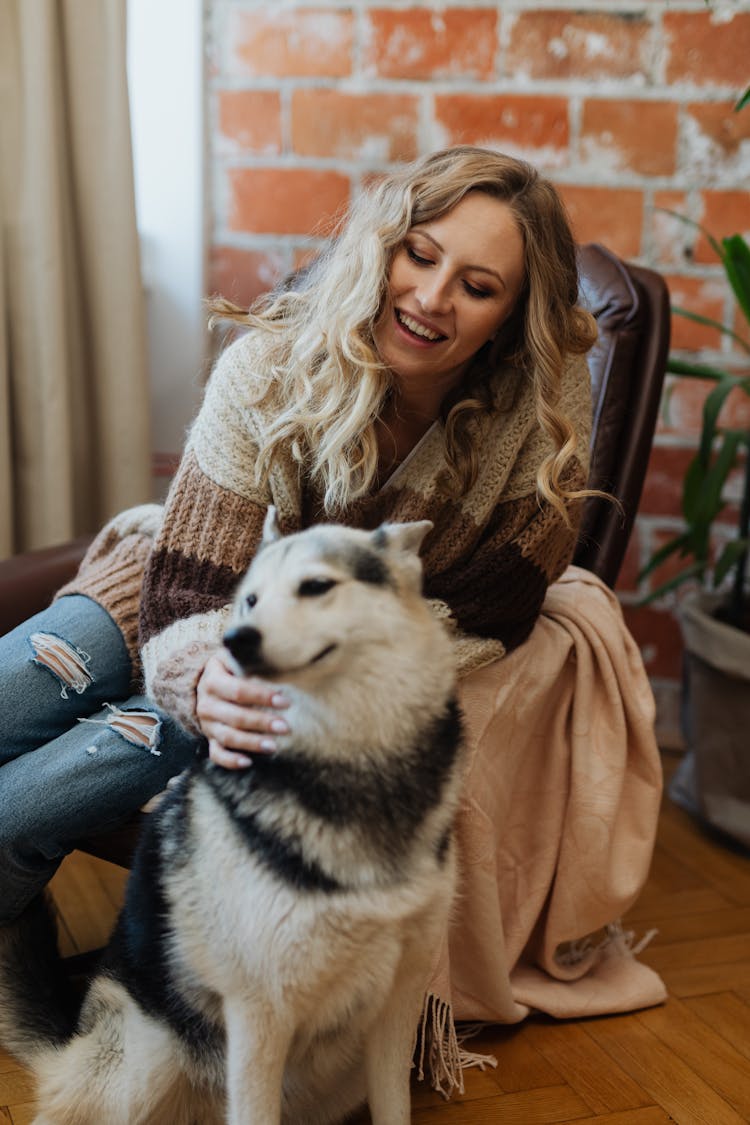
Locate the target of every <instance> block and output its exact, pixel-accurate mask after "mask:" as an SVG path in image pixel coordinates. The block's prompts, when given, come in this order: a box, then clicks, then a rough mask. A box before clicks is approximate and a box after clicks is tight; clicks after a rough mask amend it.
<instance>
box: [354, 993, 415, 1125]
mask: <svg viewBox="0 0 750 1125" xmlns="http://www.w3.org/2000/svg"><path fill="white" fill-rule="evenodd" d="M421 1004H422V989H421V988H420V989H419V990H418V991H415V990H414V989H413V987H409V985H407V984H406V982H404V985H403V988H401V989H399V990H398V991H397V992H395V993H393V994H392V995H391V998H390V1000H389V1002H388V1004H387V1005H386V1007H385V1009H384V1010H383V1011H382V1012H381V1014H380V1017H379V1018H378V1020H377V1022H376V1026H375V1027H373V1028H372V1030H371V1031H370V1033H369V1035H368V1039H367V1045H366V1051H365V1059H366V1066H367V1101H368V1104H369V1107H370V1116H371V1117H372V1125H409V1122H410V1121H411V1090H410V1078H411V1057H412V1051H413V1047H414V1032H415V1029H416V1026H417V1023H418V1021H419V1013H420V1011H421Z"/></svg>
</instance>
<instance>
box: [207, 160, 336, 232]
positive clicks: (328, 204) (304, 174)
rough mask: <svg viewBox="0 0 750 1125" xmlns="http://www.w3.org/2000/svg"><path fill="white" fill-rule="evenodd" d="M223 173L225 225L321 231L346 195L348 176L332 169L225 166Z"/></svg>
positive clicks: (326, 228)
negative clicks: (227, 200) (226, 202)
mask: <svg viewBox="0 0 750 1125" xmlns="http://www.w3.org/2000/svg"><path fill="white" fill-rule="evenodd" d="M228 176H229V189H230V201H231V202H230V214H229V228H230V230H239V231H251V232H253V233H255V234H316V235H319V236H320V237H324V236H325V235H326V234H327V233H330V231H331V228H332V227H333V226H334V225H335V222H336V220H337V219H338V218H339V217H340V215H341V213H342V211H343V209H344V208H345V206H346V204H347V203H348V201H349V188H350V185H349V180H348V178H347V177H346V176H342V175H341V174H340V173H338V172H319V171H313V170H307V169H301V168H230V169H229V172H228Z"/></svg>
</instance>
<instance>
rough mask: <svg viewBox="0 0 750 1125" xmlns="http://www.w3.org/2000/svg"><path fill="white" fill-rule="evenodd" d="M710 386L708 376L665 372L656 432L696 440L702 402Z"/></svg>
mask: <svg viewBox="0 0 750 1125" xmlns="http://www.w3.org/2000/svg"><path fill="white" fill-rule="evenodd" d="M713 386H714V384H713V382H712V381H711V380H710V379H687V378H680V377H679V376H678V375H668V376H667V380H666V385H665V408H664V409H663V410H661V411H660V412H659V420H658V423H657V433H658V434H670V435H679V436H680V437H682V438H689V439H691V440H693V441H697V440H698V435H699V434H700V430H701V424H702V418H703V403H704V402H705V399H706V395H707V394H708V392H709V391H710V390H711V388H712V387H713Z"/></svg>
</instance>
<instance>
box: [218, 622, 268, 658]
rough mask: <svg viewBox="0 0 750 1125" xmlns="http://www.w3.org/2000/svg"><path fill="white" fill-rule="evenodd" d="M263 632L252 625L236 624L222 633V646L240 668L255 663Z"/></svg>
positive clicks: (258, 656)
mask: <svg viewBox="0 0 750 1125" xmlns="http://www.w3.org/2000/svg"><path fill="white" fill-rule="evenodd" d="M262 641H263V634H262V633H261V631H260V629H256V628H255V627H254V626H253V625H238V626H237V627H236V628H234V629H229V631H228V632H226V633H225V634H224V646H225V648H228V649H229V651H230V652H231V654H232V656H233V657H234V659H235V660H236V661H237V663H238V664H239V665H240V667H242V668H246V667H251V666H252V665H254V664H257V663H258V661H259V659H260V650H261V644H262Z"/></svg>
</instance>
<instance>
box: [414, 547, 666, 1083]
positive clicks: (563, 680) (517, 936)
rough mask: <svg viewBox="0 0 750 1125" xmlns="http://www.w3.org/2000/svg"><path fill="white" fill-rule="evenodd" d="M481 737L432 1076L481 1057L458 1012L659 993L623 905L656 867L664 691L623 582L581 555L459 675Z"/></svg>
mask: <svg viewBox="0 0 750 1125" xmlns="http://www.w3.org/2000/svg"><path fill="white" fill-rule="evenodd" d="M461 702H462V706H463V708H464V712H465V716H466V722H467V727H468V734H469V740H470V753H471V757H470V763H469V769H468V775H467V781H466V790H465V798H464V801H463V804H462V808H461V811H460V814H459V820H458V839H459V855H460V864H461V870H460V879H459V895H458V899H457V901H456V903H455V907H454V914H453V921H452V924H451V925H450V927H449V932H448V933H447V934H446V937H445V941H444V944H443V949H442V951H441V954H440V959H439V963H438V965H437V967H436V970H435V973H434V976H433V980H432V984H431V987H430V993H429V995H428V997H427V1000H426V1003H425V1027H424V1030H425V1031H426V1033H427V1034H426V1035H425V1036H423V1043H424V1051H425V1052H426V1053H427V1054H428V1055H429V1057H428V1058H423V1062H424V1063H425V1064H426V1065H427V1067H428V1070H429V1071H430V1072H431V1075H430V1076H431V1078H432V1081H433V1084H434V1085H436V1087H437V1088H438V1089H443V1090H444V1091H445V1090H447V1089H450V1088H452V1087H454V1086H456V1087H459V1088H460V1087H462V1080H461V1069H462V1067H463V1066H466V1065H471V1064H472V1063H473V1062H476V1061H477V1058H476V1057H475V1056H471V1055H469V1054H468V1053H467V1052H465V1051H464V1050H462V1049H461V1047H460V1046H459V1043H458V1041H457V1039H456V1036H455V1029H454V1025H453V1020H471V1021H489V1022H493V1023H516V1022H518V1021H520V1020H522V1019H523V1018H524V1017H525V1016H527V1015H528V1014H529V1013H530V1012H531V1011H534V1010H537V1011H542V1012H546V1013H548V1014H550V1015H552V1016H557V1017H561V1018H569V1017H578V1016H586V1015H599V1014H601V1013H604V1012H622V1011H629V1010H632V1009H634V1008H640V1007H645V1006H648V1005H652V1004H657V1003H659V1002H661V1001H663V1000H664V999H665V996H666V993H665V989H664V985H663V984H662V981H661V980H660V978H659V977H658V976H657V975H656V973H654V972H653V971H652V970H651V969H649V968H648V967H646V966H645V965H642V964H640V963H639V962H638V961H637V960H636V957H635V955H634V952H633V950H632V949H631V947H630V940H629V937H628V935H625V934H623V932H622V929H621V928H620V926H619V922H618V920H619V918H620V917H621V915H622V914H623V913H624V912H625V911H626V910H627V909H628V908H629V907H630V906H631V904H632V903H633V902H634V901H635V899H636V898H637V896H638V894H639V892H640V890H641V888H642V886H643V883H644V881H645V879H646V876H647V874H648V869H649V863H650V860H651V852H652V849H653V844H654V837H655V833H656V823H657V817H658V811H659V800H660V795H661V765H660V760H659V753H658V749H657V746H656V741H655V738H654V732H653V722H654V703H653V696H652V694H651V689H650V687H649V684H648V680H647V678H646V673H645V671H644V668H643V663H642V661H641V657H640V654H639V652H638V649H637V647H636V645H635V642H634V641H633V639H632V637H631V636H630V634H629V632H628V630H627V628H626V626H625V623H624V621H623V618H622V613H621V611H620V606H619V603H618V602H617V599H616V598H615V596H614V594H613V593H612V592H611V591H610V590H609V589H608V588H607V587H606V586H604V585H603V584H602V583H601V582H600V581H599V580H598V579H597V578H596V577H594V576H593V575H592V574H590V573H589V572H588V571H585V570H581V569H580V568H578V567H570V568H569V569H568V570H567V571H566V572H565V574H564V575H563V577H562V578H561V579H560V581H559V582H556V583H555V584H554V585H553V586H551V587H550V589H549V591H548V594H547V598H546V600H545V603H544V607H543V610H542V616H541V618H540V620H539V622H538V623H537V625H536V627H535V629H534V632H533V634H532V636H531V637H530V638H529V640H528V641H527V642H526V643H525V644H524V645H522V646H521V648H520V649H517V650H516V651H515V652H513V653H512V654H511V655H510V656H508V657H506V658H505V659H504V660H502V661H498V662H496V663H494V664H489V665H487V666H485V667H484V668H480V669H479V670H477V671H475V672H472V673H470V674H469V675H468V676H466V678H465V679H464V680H463V682H462V685H461Z"/></svg>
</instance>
